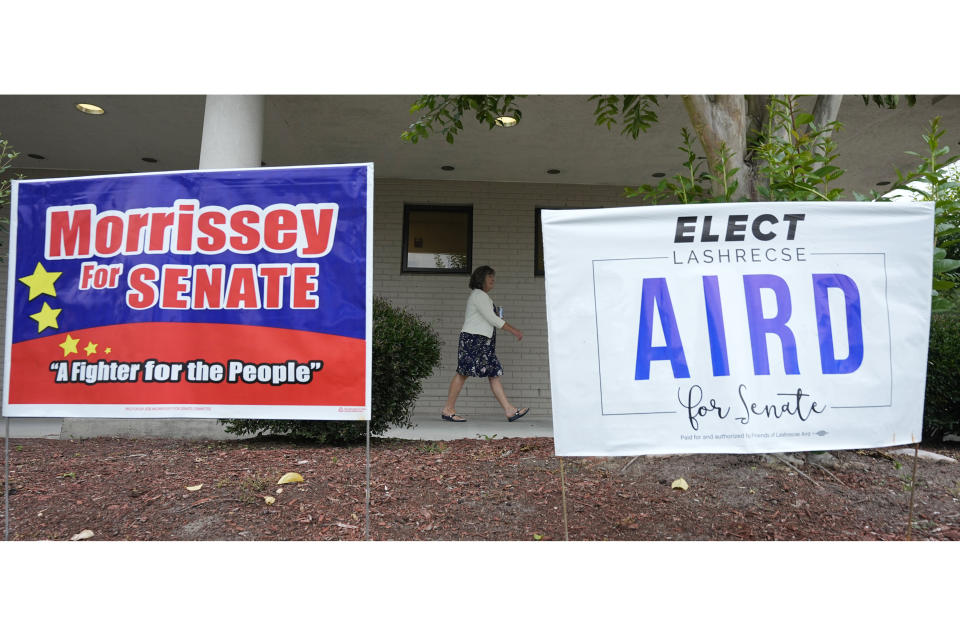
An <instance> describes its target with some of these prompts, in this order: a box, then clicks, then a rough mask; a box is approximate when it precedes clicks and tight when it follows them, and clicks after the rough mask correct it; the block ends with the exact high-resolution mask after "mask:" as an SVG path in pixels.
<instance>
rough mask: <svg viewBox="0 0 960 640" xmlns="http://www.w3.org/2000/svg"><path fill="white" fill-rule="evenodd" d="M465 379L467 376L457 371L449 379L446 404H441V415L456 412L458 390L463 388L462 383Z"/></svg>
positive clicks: (449, 414)
mask: <svg viewBox="0 0 960 640" xmlns="http://www.w3.org/2000/svg"><path fill="white" fill-rule="evenodd" d="M466 381H467V376H465V375H463V374H460V373H457V374H455V375H454V376H453V380H451V381H450V391H449V392H447V404H445V405H444V406H443V415H445V416H452V415H453V414H455V413H456V412H457V396H459V395H460V390H461V389H463V385H464V383H465V382H466Z"/></svg>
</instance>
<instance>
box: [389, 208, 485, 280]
mask: <svg viewBox="0 0 960 640" xmlns="http://www.w3.org/2000/svg"><path fill="white" fill-rule="evenodd" d="M472 254H473V205H431V204H405V205H403V257H402V262H401V270H402V271H403V272H411V273H470V270H471V263H472V257H473V256H472Z"/></svg>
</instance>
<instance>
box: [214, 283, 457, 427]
mask: <svg viewBox="0 0 960 640" xmlns="http://www.w3.org/2000/svg"><path fill="white" fill-rule="evenodd" d="M439 363H440V337H439V336H438V335H437V332H436V331H434V330H433V328H432V327H431V326H430V325H429V324H428V323H427V322H425V321H424V320H422V319H420V318H419V317H418V316H416V315H414V314H412V313H410V312H409V311H407V310H405V309H401V308H398V307H394V306H392V305H391V304H390V303H389V302H387V301H386V300H384V299H383V298H378V297H375V298H374V299H373V390H372V393H373V418H372V419H371V421H370V433H371V434H374V435H375V434H380V433H383V432H384V431H386V430H387V429H388V428H390V426H391V425H397V426H400V427H411V426H413V424H412V422H411V420H410V412H411V411H412V409H413V404H414V402H415V401H416V399H417V396H419V395H420V392H421V391H422V389H423V387H422V381H423V379H424V378H426V377H427V376H429V375H430V374H431V373H432V372H433V369H434V368H435V367H436V366H437V365H438V364H439ZM221 422H223V423H225V424H226V425H227V427H226V431H227V433H234V434H237V435H251V434H256V435H265V434H271V435H288V436H293V437H297V438H305V439H308V440H311V441H313V442H316V443H321V444H353V443H357V442H362V441H363V440H365V439H366V423H365V422H364V421H361V420H353V421H348V420H338V421H328V420H247V419H225V420H222V421H221Z"/></svg>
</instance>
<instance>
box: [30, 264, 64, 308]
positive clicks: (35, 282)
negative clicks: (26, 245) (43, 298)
mask: <svg viewBox="0 0 960 640" xmlns="http://www.w3.org/2000/svg"><path fill="white" fill-rule="evenodd" d="M62 274H63V272H62V271H47V270H46V269H44V268H43V265H42V264H40V263H39V262H38V263H37V268H36V269H34V270H33V275H29V276H23V277H22V278H20V282H22V283H23V284H25V285H27V286H28V287H30V297H29V298H28V299H29V300H33V299H34V298H36V297H37V296H39V295H40V294H43V293H46V294H47V295H51V296H53V297H54V298H56V297H57V290H56V289H54V288H53V283H54V282H55V281H56V279H57V278H59V277H60V276H61V275H62Z"/></svg>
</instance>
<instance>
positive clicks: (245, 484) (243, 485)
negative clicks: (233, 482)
mask: <svg viewBox="0 0 960 640" xmlns="http://www.w3.org/2000/svg"><path fill="white" fill-rule="evenodd" d="M278 477H279V476H278ZM273 482H275V481H274V480H271V477H270V476H265V475H263V476H261V475H255V476H247V477H245V478H244V479H243V480H241V481H240V489H241V491H251V492H253V493H260V492H261V491H266V489H267V487H269V486H270V485H271V484H273Z"/></svg>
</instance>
